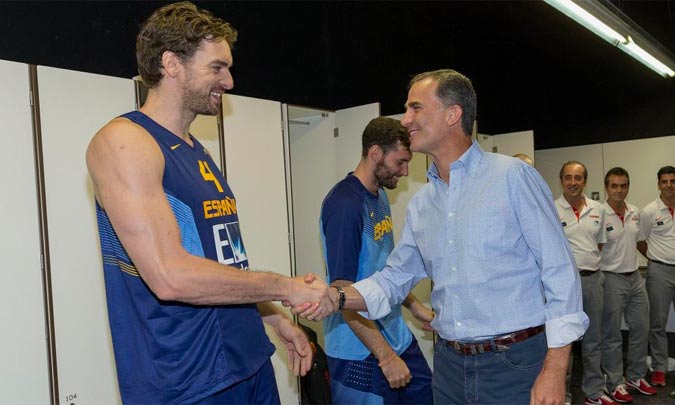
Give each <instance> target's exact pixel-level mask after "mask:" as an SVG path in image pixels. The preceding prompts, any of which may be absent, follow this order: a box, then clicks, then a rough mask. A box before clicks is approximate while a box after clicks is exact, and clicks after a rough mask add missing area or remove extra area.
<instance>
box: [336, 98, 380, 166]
mask: <svg viewBox="0 0 675 405" xmlns="http://www.w3.org/2000/svg"><path fill="white" fill-rule="evenodd" d="M379 115H380V103H372V104H366V105H362V106H358V107H351V108H346V109H344V110H338V111H336V112H335V127H336V128H337V129H338V137H337V138H336V139H335V147H336V156H337V161H336V174H337V178H338V179H342V178H343V177H345V176H346V175H347V173H348V172H351V171H353V170H354V169H355V168H356V165H357V164H358V163H359V160H361V149H362V147H361V135H363V130H364V129H365V128H366V125H368V123H369V122H370V120H372V119H373V118H375V117H378V116H379Z"/></svg>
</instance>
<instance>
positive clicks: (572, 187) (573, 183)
mask: <svg viewBox="0 0 675 405" xmlns="http://www.w3.org/2000/svg"><path fill="white" fill-rule="evenodd" d="M561 177H562V179H561V180H560V183H561V185H562V188H563V195H564V196H565V199H567V200H568V201H570V200H574V199H577V198H580V197H581V196H582V195H583V193H584V188H585V187H586V174H585V170H584V167H583V166H581V165H580V164H578V163H571V164H568V165H565V167H564V168H563V170H562V175H561Z"/></svg>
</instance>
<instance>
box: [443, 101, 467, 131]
mask: <svg viewBox="0 0 675 405" xmlns="http://www.w3.org/2000/svg"><path fill="white" fill-rule="evenodd" d="M463 114H464V111H463V110H462V107H460V106H458V105H457V104H455V105H451V106H449V107H448V108H446V109H445V122H446V123H447V124H448V127H452V126H454V125H455V124H457V123H458V122H460V121H461V120H462V115H463Z"/></svg>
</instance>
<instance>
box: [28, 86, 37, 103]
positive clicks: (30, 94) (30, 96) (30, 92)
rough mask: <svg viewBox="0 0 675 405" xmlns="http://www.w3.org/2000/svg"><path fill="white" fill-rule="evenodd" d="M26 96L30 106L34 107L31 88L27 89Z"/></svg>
mask: <svg viewBox="0 0 675 405" xmlns="http://www.w3.org/2000/svg"><path fill="white" fill-rule="evenodd" d="M28 98H29V99H30V106H31V107H35V99H34V98H33V90H28Z"/></svg>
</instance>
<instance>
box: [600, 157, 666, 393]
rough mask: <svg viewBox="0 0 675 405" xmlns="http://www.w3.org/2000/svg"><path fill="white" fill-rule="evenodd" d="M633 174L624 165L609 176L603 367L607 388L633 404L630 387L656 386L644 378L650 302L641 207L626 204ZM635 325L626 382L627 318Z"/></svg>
mask: <svg viewBox="0 0 675 405" xmlns="http://www.w3.org/2000/svg"><path fill="white" fill-rule="evenodd" d="M629 187H630V177H629V176H628V172H627V171H626V170H625V169H623V168H621V167H614V168H611V169H609V171H608V172H607V174H606V175H605V192H606V194H607V202H606V203H605V204H604V208H605V230H606V231H607V243H606V244H605V245H604V246H603V248H602V252H601V253H600V257H601V259H600V270H602V271H603V274H604V275H605V286H604V290H605V294H604V310H603V321H602V368H603V369H604V370H605V373H606V374H607V381H606V385H607V389H608V391H609V393H610V395H611V396H612V398H614V400H615V401H617V402H630V401H632V400H633V396H632V395H631V394H630V393H629V392H628V390H627V388H630V389H634V390H637V391H638V392H640V393H642V394H645V395H654V394H656V389H654V387H652V386H651V385H649V383H648V382H647V381H646V380H645V379H644V377H645V375H646V374H647V338H648V336H649V301H648V300H647V291H646V290H645V286H644V283H643V282H642V276H641V275H640V272H639V271H638V258H637V250H636V249H635V245H636V243H637V241H638V235H639V233H640V225H639V218H640V214H639V211H638V208H637V207H636V206H634V205H632V204H629V203H627V202H626V196H627V195H628V189H629ZM622 315H623V316H625V318H626V323H627V324H628V327H629V328H630V332H629V335H628V336H629V337H628V353H627V355H626V363H627V364H626V382H625V383H624V379H623V376H624V368H623V353H622V347H623V346H622V345H623V338H622V335H621V317H622Z"/></svg>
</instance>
